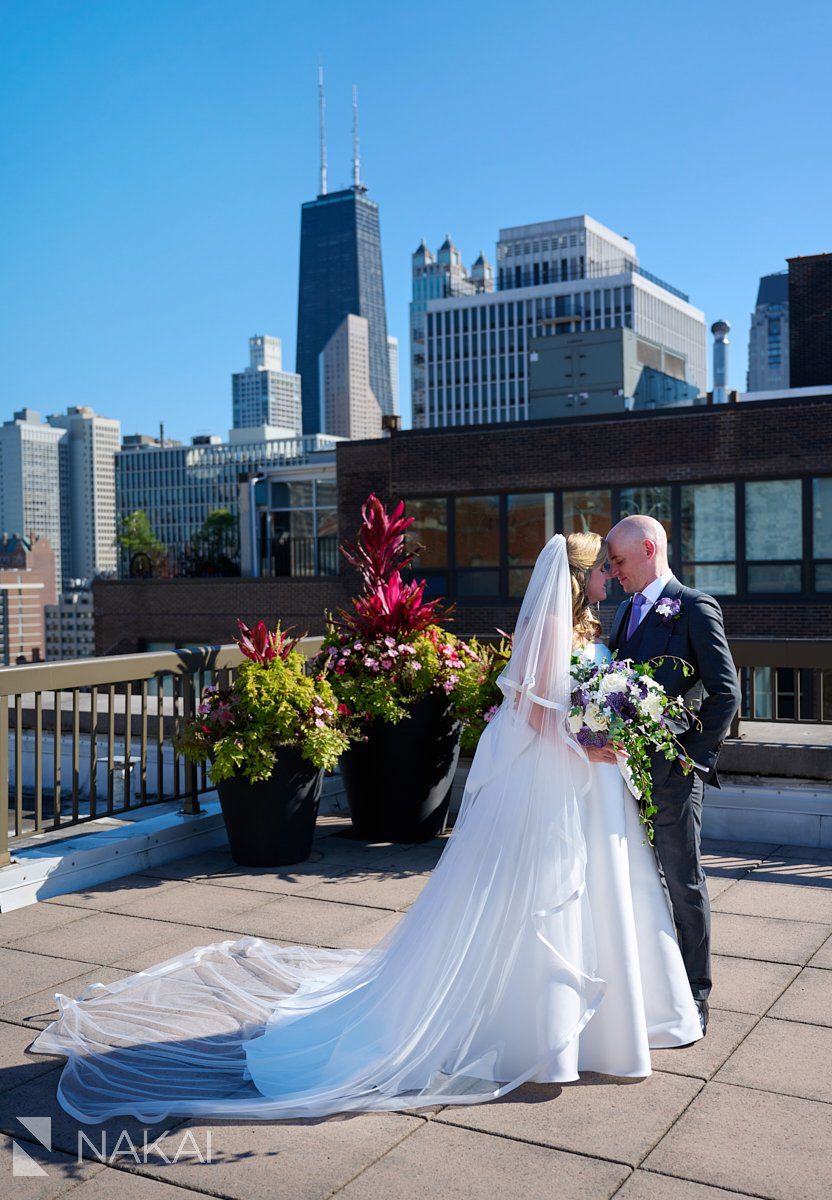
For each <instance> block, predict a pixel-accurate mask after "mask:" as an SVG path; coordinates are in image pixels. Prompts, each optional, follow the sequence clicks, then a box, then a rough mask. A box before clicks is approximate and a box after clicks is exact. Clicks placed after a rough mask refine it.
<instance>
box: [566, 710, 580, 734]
mask: <svg viewBox="0 0 832 1200" xmlns="http://www.w3.org/2000/svg"><path fill="white" fill-rule="evenodd" d="M583 723H584V719H583V717H582V716H581V714H580V713H570V714H569V728H570V729H571V730H572V732H573V733H577V732H578V730H579V729H580V728H581V726H582V725H583Z"/></svg>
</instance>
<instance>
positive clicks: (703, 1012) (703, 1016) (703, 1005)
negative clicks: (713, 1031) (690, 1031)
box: [694, 999, 708, 1037]
mask: <svg viewBox="0 0 832 1200" xmlns="http://www.w3.org/2000/svg"><path fill="white" fill-rule="evenodd" d="M694 1004H695V1005H696V1009H697V1012H698V1013H699V1024H700V1025H701V1026H702V1036H703V1037H704V1036H705V1034H706V1033H707V1032H708V1001H707V1000H696V999H694Z"/></svg>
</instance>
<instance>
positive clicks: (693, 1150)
mask: <svg viewBox="0 0 832 1200" xmlns="http://www.w3.org/2000/svg"><path fill="white" fill-rule="evenodd" d="M443 845H444V839H443V838H437V839H435V841H434V842H431V843H429V844H427V845H423V846H403V845H391V844H384V845H368V844H366V843H364V842H360V841H356V840H354V839H352V838H351V836H350V835H349V823H348V822H347V821H345V820H343V819H341V818H339V817H337V816H333V817H324V818H322V819H321V821H320V822H319V827H318V831H317V834H316V839H315V848H314V850H313V854H312V857H311V859H310V860H309V861H308V862H306V863H302V864H300V865H298V866H296V867H291V868H284V869H282V870H248V869H246V868H243V867H237V866H236V865H235V864H234V862H233V861H232V859H231V857H230V855H229V854H228V853H227V852H225V851H209V852H206V853H203V854H199V855H195V856H193V857H191V858H187V859H179V860H177V861H175V862H172V863H169V864H167V865H165V866H161V867H157V868H154V869H152V870H148V871H146V872H143V873H141V874H136V875H132V876H128V877H126V878H123V879H119V880H116V881H114V882H112V883H108V884H105V885H102V886H101V887H98V888H96V889H94V890H92V891H89V892H82V893H73V894H72V895H66V896H58V897H54V898H52V899H50V900H47V901H43V902H41V903H40V904H35V905H30V906H29V907H27V908H23V909H19V910H17V911H15V912H11V913H6V914H4V915H2V916H0V1131H2V1148H0V1195H2V1196H4V1197H10V1198H11V1200H18V1198H20V1200H51V1198H52V1197H56V1196H59V1195H63V1194H64V1193H70V1192H71V1193H72V1197H71V1200H122V1197H123V1198H124V1200H189V1198H192V1197H193V1198H195V1197H198V1196H205V1195H210V1196H219V1197H240V1200H242V1198H243V1197H245V1198H246V1200H258V1198H260V1197H263V1200H266V1198H268V1200H324V1198H325V1197H329V1196H337V1197H339V1200H388V1198H389V1197H390V1196H394V1197H396V1200H410V1198H411V1197H412V1198H415V1197H417V1196H418V1197H420V1198H423V1197H438V1198H441V1200H445V1198H446V1197H447V1198H449V1200H467V1198H469V1197H471V1198H473V1197H477V1198H479V1197H482V1196H485V1195H495V1196H505V1197H508V1198H510V1200H513V1198H514V1197H518V1198H520V1197H522V1198H523V1200H536V1198H538V1197H540V1198H541V1200H543V1198H544V1197H545V1200H553V1198H556V1200H571V1198H575V1200H608V1198H609V1197H612V1196H616V1197H620V1200H718V1198H720V1197H721V1198H723V1200H730V1197H736V1196H737V1195H740V1196H755V1197H766V1198H770V1200H798V1198H800V1200H829V1197H830V1196H832V1082H830V1081H832V854H831V853H830V852H829V851H823V850H805V851H803V850H801V849H800V848H796V847H787V846H770V845H765V844H761V843H754V842H748V843H728V842H709V843H706V844H705V846H704V848H703V849H704V852H705V853H704V860H705V867H706V871H707V873H708V880H709V888H710V890H711V896H712V905H713V912H714V920H713V929H714V950H715V958H714V991H713V995H712V998H711V1021H710V1026H709V1030H708V1036H707V1038H705V1039H704V1040H703V1041H702V1042H699V1043H696V1044H695V1045H693V1046H691V1047H689V1048H687V1049H682V1050H661V1051H657V1052H656V1053H655V1055H654V1062H653V1066H654V1072H653V1074H652V1075H651V1076H650V1078H649V1079H647V1080H644V1081H641V1082H638V1081H635V1082H634V1081H619V1080H616V1079H612V1078H609V1077H602V1076H596V1077H592V1076H585V1077H584V1078H583V1079H582V1080H581V1082H580V1083H577V1084H571V1085H567V1086H564V1087H558V1086H555V1085H545V1086H544V1085H540V1084H537V1085H531V1084H529V1085H527V1086H525V1087H521V1088H518V1089H516V1090H515V1091H514V1092H513V1093H510V1094H509V1095H508V1096H505V1097H503V1098H501V1099H500V1100H497V1101H491V1102H490V1103H487V1104H481V1105H447V1106H445V1107H442V1108H436V1109H429V1110H419V1111H418V1112H413V1111H410V1112H399V1113H364V1114H358V1115H353V1116H343V1117H342V1116H336V1117H333V1118H329V1119H327V1120H323V1121H284V1122H253V1123H246V1122H239V1121H238V1122H232V1121H201V1120H171V1121H169V1122H166V1123H165V1125H158V1126H148V1127H144V1126H141V1125H140V1124H139V1123H138V1122H137V1121H135V1120H134V1119H132V1118H127V1119H125V1120H118V1121H113V1122H110V1123H109V1124H108V1126H106V1127H103V1128H104V1129H105V1130H106V1131H107V1133H108V1134H109V1139H110V1140H109V1141H108V1142H107V1147H108V1152H109V1153H110V1154H111V1152H112V1150H113V1148H114V1147H115V1145H116V1142H117V1139H118V1136H119V1135H120V1134H121V1131H122V1130H126V1131H127V1133H128V1134H129V1136H130V1139H131V1142H132V1144H133V1145H135V1146H138V1147H140V1148H141V1147H142V1146H143V1143H144V1139H145V1137H146V1139H147V1142H148V1143H149V1145H150V1153H149V1154H148V1155H147V1157H146V1161H145V1160H144V1159H145V1156H144V1155H143V1154H141V1155H140V1159H141V1161H139V1162H136V1161H134V1160H133V1159H132V1158H131V1157H130V1156H129V1155H128V1154H124V1153H123V1154H121V1155H119V1156H116V1157H111V1158H110V1159H109V1161H108V1163H106V1164H105V1163H102V1162H101V1161H99V1160H98V1159H97V1158H96V1155H95V1153H94V1151H93V1146H98V1147H100V1145H101V1135H102V1127H98V1126H79V1124H78V1122H76V1121H74V1120H73V1119H71V1118H70V1117H69V1116H68V1115H67V1114H66V1113H65V1112H64V1111H63V1109H61V1108H60V1106H59V1105H58V1104H57V1102H56V1099H55V1088H56V1084H57V1080H58V1077H59V1074H60V1071H61V1069H62V1067H63V1060H61V1059H50V1058H46V1057H43V1056H40V1055H27V1053H26V1047H27V1046H28V1045H29V1043H30V1042H31V1040H32V1038H33V1037H34V1036H35V1032H36V1031H37V1030H38V1029H40V1028H43V1026H44V1025H46V1024H48V1023H49V1021H51V1020H52V1019H53V1018H54V1016H55V1015H56V1013H55V1011H54V993H55V991H56V990H60V991H62V992H65V993H67V994H69V995H77V994H78V993H79V992H81V991H82V989H83V988H84V986H85V985H86V984H87V983H90V982H93V981H96V980H101V981H103V982H109V981H112V980H115V979H118V978H121V977H122V976H123V975H125V974H128V973H131V972H134V971H137V970H141V969H142V968H143V967H146V966H149V965H151V964H153V963H156V962H160V961H162V960H163V959H165V958H169V957H170V956H172V955H173V954H176V953H178V952H180V951H182V950H184V949H187V948H188V947H190V946H194V945H200V944H205V943H207V942H211V941H221V940H224V939H225V938H227V937H229V936H231V935H234V934H240V935H242V934H244V933H256V934H258V935H260V936H263V937H267V938H270V939H272V940H274V941H279V942H304V943H307V944H314V945H321V946H360V947H364V946H371V945H373V944H375V942H377V941H378V939H379V938H380V937H382V936H383V935H384V933H385V932H386V931H387V930H388V929H390V928H391V927H392V926H393V925H394V924H395V922H396V921H398V920H400V919H401V915H402V913H403V912H404V911H405V910H406V909H407V908H408V907H409V905H410V904H412V903H413V901H414V900H415V898H416V897H417V895H418V894H419V891H420V889H421V887H422V886H423V885H424V882H425V880H426V879H427V878H428V875H429V872H430V871H431V869H432V867H433V866H434V865H435V863H436V861H437V859H438V857H439V854H440V853H441V850H442V847H443ZM32 1116H49V1117H51V1118H52V1122H51V1138H52V1145H51V1149H47V1148H45V1147H44V1146H42V1145H41V1144H40V1142H39V1141H38V1136H37V1134H38V1132H39V1131H38V1129H37V1128H34V1129H33V1128H32V1127H31V1126H30V1127H26V1126H25V1125H23V1124H22V1123H21V1120H20V1118H21V1117H23V1118H27V1117H32ZM79 1129H82V1130H83V1131H84V1132H85V1133H86V1134H87V1136H88V1139H89V1141H85V1142H84V1143H83V1144H84V1146H85V1148H86V1152H85V1154H84V1157H83V1160H82V1161H81V1162H80V1163H79V1162H78V1161H77V1144H78V1132H79ZM209 1135H210V1139H211V1161H210V1162H206V1161H200V1158H203V1159H204V1158H205V1157H206V1154H207V1146H208V1142H207V1138H208V1136H209ZM156 1139H158V1140H156ZM15 1142H16V1143H17V1145H18V1147H21V1148H23V1150H24V1151H25V1152H26V1153H27V1154H28V1158H29V1161H30V1162H31V1164H33V1168H32V1169H36V1168H37V1166H38V1165H39V1166H40V1167H41V1168H42V1169H43V1171H44V1172H45V1174H43V1175H30V1176H28V1177H26V1176H21V1175H20V1174H19V1173H17V1174H15V1173H14V1172H13V1158H14V1155H15V1149H14V1143H15ZM154 1143H155V1147H156V1148H157V1149H154ZM129 1145H130V1143H128V1142H127V1141H123V1142H122V1147H123V1148H127V1149H129ZM17 1156H18V1165H19V1163H20V1161H21V1154H20V1150H19V1149H18V1151H17ZM165 1157H167V1158H168V1159H169V1160H173V1159H174V1158H176V1159H177V1161H175V1162H174V1161H169V1162H166V1161H165Z"/></svg>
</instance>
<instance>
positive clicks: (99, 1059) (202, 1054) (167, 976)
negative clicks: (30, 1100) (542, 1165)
mask: <svg viewBox="0 0 832 1200" xmlns="http://www.w3.org/2000/svg"><path fill="white" fill-rule="evenodd" d="M571 646H572V597H571V588H570V579H569V567H568V563H567V558H566V544H565V540H564V538H563V536H562V535H560V534H556V535H555V536H554V537H553V538H551V539H550V540H549V541H548V542H547V543H546V545H545V546H544V548H543V549H542V551H541V552H540V554H539V556H538V559H537V562H536V564H535V567H534V571H533V573H532V576H531V580H530V582H529V585H528V588H527V591H526V594H525V597H524V599H523V602H522V606H521V609H520V613H519V616H518V620H517V624H516V629H515V636H514V643H513V649H512V654H511V658H510V660H509V662H508V663H507V665H506V667H505V669H504V671H503V672H502V674H501V676H500V678H499V680H498V683H499V687H500V689H501V690H502V692H503V694H504V698H503V702H502V704H501V705H500V707H499V709H498V710H497V712H496V714H495V716H494V718H493V719H492V721H491V722H490V723H489V725H488V726H487V727H486V729H485V731H484V733H483V735H482V738H481V740H480V742H479V745H478V747H477V751H476V754H475V756H474V759H473V763H472V766H471V769H470V772H469V775H468V780H467V784H466V787H465V791H464V794H463V798H462V802H461V807H460V810H459V814H458V816H457V819H456V823H455V825H454V828H453V831H452V833H451V835H450V837H449V838H448V840H447V842H446V845H445V848H444V850H443V852H442V855H441V857H440V859H439V861H438V863H437V865H436V867H435V869H434V871H433V872H432V874H431V876H430V877H429V879H428V880H427V882H426V884H425V886H424V887H423V889H422V891H421V893H420V894H419V896H418V898H417V900H416V901H415V902H414V903H413V904H412V905H411V907H410V908H409V909H408V910H407V911H406V912H405V913H404V915H403V916H402V917H401V918H400V920H399V921H398V923H397V924H396V925H395V926H394V927H393V928H392V929H391V930H390V931H389V932H388V933H387V934H386V935H385V936H384V937H383V938H382V939H381V941H380V942H378V943H377V944H376V945H375V946H374V947H373V948H372V949H369V950H359V949H318V948H313V947H306V946H299V945H280V944H277V943H273V942H269V941H267V940H264V939H262V938H259V937H240V938H237V939H228V940H226V941H222V942H216V943H213V944H211V945H207V946H196V947H194V948H193V949H191V950H189V951H188V952H187V953H184V954H180V955H177V956H175V957H173V958H170V959H167V960H166V961H164V962H160V963H158V964H157V965H156V966H154V967H151V968H148V969H147V970H143V971H139V972H137V973H136V974H133V975H129V976H126V977H125V978H123V979H120V980H118V981H117V982H115V983H108V984H104V983H94V984H91V985H90V986H88V987H87V988H86V989H85V990H84V991H83V992H82V993H81V994H80V995H79V996H78V997H76V998H72V997H69V996H65V995H63V994H61V993H57V997H56V998H57V1001H58V1005H59V1016H58V1018H57V1019H56V1020H55V1021H53V1022H52V1024H50V1025H49V1026H48V1027H47V1028H46V1029H44V1030H43V1031H42V1032H41V1033H40V1034H39V1035H38V1036H37V1037H36V1038H35V1039H34V1041H33V1042H32V1044H31V1045H30V1047H29V1049H30V1050H31V1051H33V1052H35V1053H43V1054H55V1055H61V1056H66V1058H67V1063H66V1065H65V1067H64V1069H63V1071H62V1072H61V1077H60V1081H59V1084H58V1099H59V1102H60V1104H61V1105H62V1107H63V1108H64V1109H66V1111H67V1112H69V1113H71V1114H72V1115H73V1116H75V1117H76V1118H77V1119H78V1120H80V1121H87V1122H103V1121H105V1120H107V1119H109V1118H110V1117H113V1116H116V1115H122V1114H132V1115H134V1116H135V1117H138V1118H139V1119H140V1120H143V1121H146V1122H155V1121H157V1120H162V1119H164V1118H165V1117H167V1116H169V1115H185V1116H195V1117H196V1116H202V1117H215V1118H217V1119H234V1118H241V1119H245V1120H269V1119H279V1118H290V1117H292V1118H294V1117H316V1116H322V1115H325V1114H330V1113H335V1112H347V1111H368V1110H378V1109H392V1110H402V1109H411V1108H420V1107H423V1106H427V1105H432V1104H469V1103H480V1102H482V1101H486V1100H489V1099H493V1098H495V1097H497V1096H500V1095H503V1094H504V1093H506V1092H508V1091H510V1090H511V1089H512V1088H515V1087H517V1086H518V1085H519V1084H521V1083H524V1082H526V1081H527V1080H541V1081H543V1080H545V1079H546V1078H547V1066H549V1065H550V1064H552V1063H553V1062H554V1060H555V1059H556V1058H557V1056H558V1055H559V1054H560V1053H561V1052H562V1050H563V1049H564V1047H565V1046H566V1045H568V1044H569V1042H570V1041H571V1040H572V1039H573V1038H575V1037H577V1036H578V1035H579V1033H580V1031H581V1029H582V1028H583V1027H584V1025H585V1024H586V1023H587V1021H589V1019H590V1018H591V1016H592V1014H593V1012H594V1011H595V1009H596V1007H597V1005H598V1003H599V1002H600V1000H601V997H602V996H603V992H604V986H605V985H604V982H603V980H601V979H599V978H598V977H597V975H596V964H595V948H594V939H593V931H592V920H591V915H590V912H589V906H588V899H587V896H586V892H585V886H584V870H585V863H586V852H585V843H584V837H583V833H582V828H581V818H580V800H581V796H582V794H583V793H584V791H585V790H586V789H587V787H588V782H589V765H588V763H587V760H586V756H585V754H584V752H583V751H582V750H581V749H580V747H578V746H577V745H576V743H574V742H573V741H572V740H571V739H570V738H568V736H567V733H566V727H565V714H566V707H567V705H568V697H569V660H570V654H571ZM395 802H396V797H395V794H391V796H390V803H391V804H395ZM196 886H198V885H196Z"/></svg>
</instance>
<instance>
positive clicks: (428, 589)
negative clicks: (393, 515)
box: [405, 497, 448, 596]
mask: <svg viewBox="0 0 832 1200" xmlns="http://www.w3.org/2000/svg"><path fill="white" fill-rule="evenodd" d="M405 516H406V517H414V518H415V520H414V522H413V524H412V525H411V526H409V528H408V530H407V538H408V540H409V541H410V542H421V544H422V549H421V550H420V552H419V553H418V554H417V555H416V557H415V558H414V559H413V563H412V567H411V570H412V571H413V572H414V573H415V574H417V575H418V576H419V578H422V577H423V576H424V578H425V580H426V586H425V594H426V595H428V596H441V595H443V594H444V593H445V592H446V591H447V590H448V501H447V500H446V499H445V498H444V497H437V498H428V499H424V500H408V501H407V502H406V504H405Z"/></svg>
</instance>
